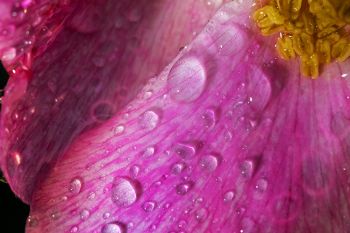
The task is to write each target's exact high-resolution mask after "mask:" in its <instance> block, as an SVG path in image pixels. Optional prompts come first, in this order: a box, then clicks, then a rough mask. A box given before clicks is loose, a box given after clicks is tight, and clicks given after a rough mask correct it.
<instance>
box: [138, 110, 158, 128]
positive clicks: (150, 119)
mask: <svg viewBox="0 0 350 233" xmlns="http://www.w3.org/2000/svg"><path fill="white" fill-rule="evenodd" d="M158 112H159V111H158ZM159 121H160V115H159V113H157V112H156V111H155V110H148V111H146V112H144V113H143V114H142V115H141V116H140V119H139V124H140V126H141V128H143V129H146V130H153V129H155V128H156V127H157V126H158V124H159Z"/></svg>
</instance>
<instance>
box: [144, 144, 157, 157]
mask: <svg viewBox="0 0 350 233" xmlns="http://www.w3.org/2000/svg"><path fill="white" fill-rule="evenodd" d="M155 150H156V149H155V147H154V146H148V147H147V148H146V149H145V151H144V152H143V155H144V156H145V157H149V156H152V155H154V152H155Z"/></svg>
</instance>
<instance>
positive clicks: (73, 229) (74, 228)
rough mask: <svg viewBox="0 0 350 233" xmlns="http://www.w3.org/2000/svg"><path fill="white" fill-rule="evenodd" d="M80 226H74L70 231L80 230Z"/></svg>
mask: <svg viewBox="0 0 350 233" xmlns="http://www.w3.org/2000/svg"><path fill="white" fill-rule="evenodd" d="M78 230H79V228H78V227H77V226H73V227H72V228H71V229H70V232H71V233H75V232H78Z"/></svg>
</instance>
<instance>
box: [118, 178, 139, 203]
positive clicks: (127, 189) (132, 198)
mask: <svg viewBox="0 0 350 233" xmlns="http://www.w3.org/2000/svg"><path fill="white" fill-rule="evenodd" d="M140 187H141V186H140V184H139V183H138V182H137V181H135V180H131V179H129V178H126V177H117V178H115V179H114V181H113V186H112V201H113V202H114V203H115V204H116V205H117V206H119V207H128V206H130V205H132V204H134V203H135V202H136V201H137V199H138V198H139V196H140V192H141V188H140Z"/></svg>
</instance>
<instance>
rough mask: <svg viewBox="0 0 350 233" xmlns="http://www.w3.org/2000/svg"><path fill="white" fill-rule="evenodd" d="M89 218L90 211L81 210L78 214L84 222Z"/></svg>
mask: <svg viewBox="0 0 350 233" xmlns="http://www.w3.org/2000/svg"><path fill="white" fill-rule="evenodd" d="M89 217H90V211H89V210H87V209H83V210H82V211H81V212H80V219H81V220H83V221H85V220H86V219H88V218H89Z"/></svg>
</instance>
